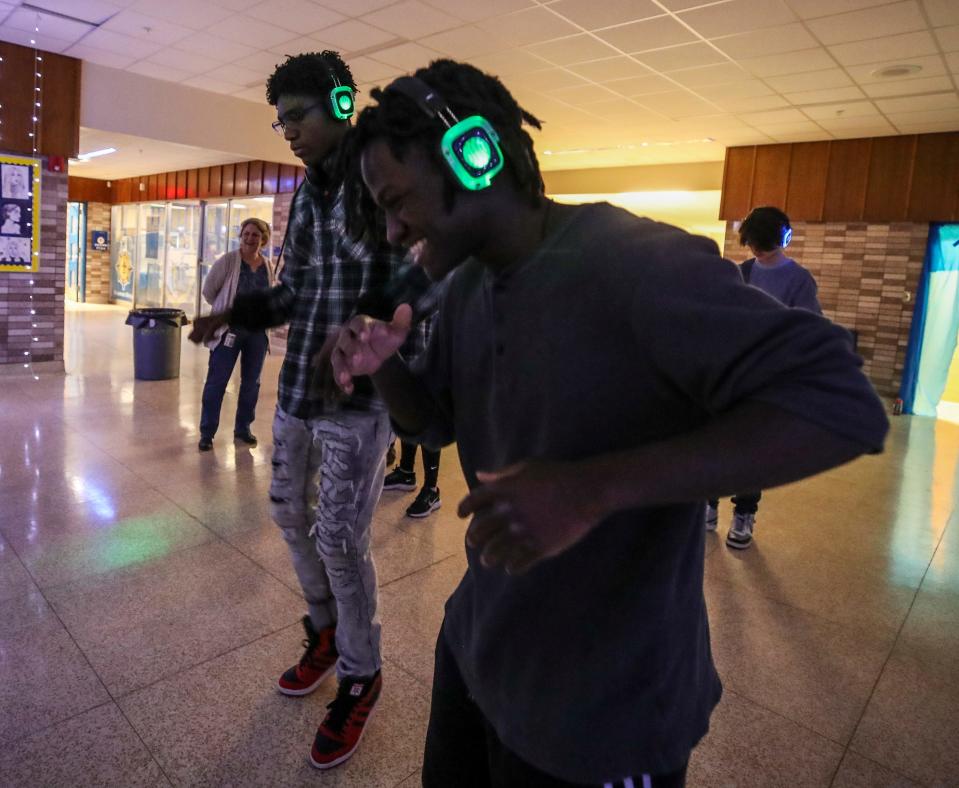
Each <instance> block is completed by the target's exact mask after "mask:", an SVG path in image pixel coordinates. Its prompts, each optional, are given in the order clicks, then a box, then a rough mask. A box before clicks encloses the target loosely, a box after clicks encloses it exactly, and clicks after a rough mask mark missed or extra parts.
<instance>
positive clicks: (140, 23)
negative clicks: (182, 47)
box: [101, 8, 194, 46]
mask: <svg viewBox="0 0 959 788" xmlns="http://www.w3.org/2000/svg"><path fill="white" fill-rule="evenodd" d="M101 29H103V30H112V31H113V32H114V33H123V34H124V35H128V36H133V37H134V38H142V39H144V40H146V41H153V42H155V43H157V44H163V45H164V46H167V45H170V44H174V43H176V42H177V41H181V40H182V39H184V38H186V37H187V36H190V35H193V33H194V31H193V30H192V29H190V28H188V27H182V26H180V25H174V24H172V23H170V22H166V21H164V20H163V19H158V18H157V17H155V16H147V15H146V14H141V13H139V12H138V11H131V10H130V9H128V8H126V9H124V10H123V11H121V12H120V13H118V14H117V15H116V16H114V17H112V18H111V19H110V20H109V21H107V22H105V23H104V24H103V25H102V27H101Z"/></svg>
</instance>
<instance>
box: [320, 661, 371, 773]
mask: <svg viewBox="0 0 959 788" xmlns="http://www.w3.org/2000/svg"><path fill="white" fill-rule="evenodd" d="M382 687H383V679H382V678H381V677H380V672H379V671H377V672H376V675H375V676H371V677H370V678H368V679H361V678H351V677H349V676H344V677H343V680H342V681H341V682H340V687H339V689H338V690H337V692H336V698H335V699H334V701H333V702H332V703H330V704H329V705H328V706H327V707H326V708H327V709H329V711H328V712H327V714H326V718H325V719H324V720H323V722H322V723H320V727H319V728H318V729H317V731H316V737H315V738H314V739H313V748H312V749H311V750H310V763H312V764H313V765H314V766H315V767H316V768H317V769H329V768H331V767H333V766H337V765H338V764H341V763H343V761H345V760H347V758H349V757H350V756H351V755H352V754H353V753H354V752H355V751H356V748H357V747H358V746H359V744H360V739H362V738H363V733H364V732H365V731H366V723H367V722H368V721H369V719H370V715H371V714H372V713H373V708H374V707H375V706H376V701H377V700H378V699H379V697H380V690H381V689H382Z"/></svg>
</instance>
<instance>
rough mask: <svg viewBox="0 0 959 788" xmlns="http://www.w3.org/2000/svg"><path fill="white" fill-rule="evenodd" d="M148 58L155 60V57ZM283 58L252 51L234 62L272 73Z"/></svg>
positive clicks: (214, 66)
mask: <svg viewBox="0 0 959 788" xmlns="http://www.w3.org/2000/svg"><path fill="white" fill-rule="evenodd" d="M313 46H314V47H316V46H319V45H318V44H314V45H313ZM178 54H179V53H178ZM150 59H151V60H156V58H155V57H153V58H150ZM283 59H284V58H283V56H282V55H278V54H276V53H275V52H252V53H250V54H249V55H246V56H244V57H242V58H240V59H239V60H237V61H236V63H237V65H240V66H244V67H245V68H252V69H256V70H258V71H262V72H264V73H265V74H272V73H273V71H274V70H275V69H276V67H277V66H278V65H279V64H280V63H282V62H283ZM219 65H222V63H215V64H214V65H212V66H211V67H210V68H216V67H217V66H219ZM206 70H209V69H206Z"/></svg>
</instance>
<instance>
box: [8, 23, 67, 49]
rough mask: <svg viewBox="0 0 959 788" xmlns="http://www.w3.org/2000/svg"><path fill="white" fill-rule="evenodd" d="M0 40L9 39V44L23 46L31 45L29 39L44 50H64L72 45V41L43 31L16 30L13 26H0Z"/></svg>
mask: <svg viewBox="0 0 959 788" xmlns="http://www.w3.org/2000/svg"><path fill="white" fill-rule="evenodd" d="M0 41H9V42H10V43H11V44H19V45H20V46H24V47H32V46H34V44H31V43H30V42H31V41H35V42H36V47H37V48H39V49H42V50H43V51H44V52H64V51H65V50H67V49H68V48H70V47H71V46H72V45H73V41H64V40H63V39H60V38H54V37H53V36H48V35H45V34H44V33H42V32H41V33H34V32H33V31H32V30H31V31H29V32H28V31H26V30H17V29H16V28H13V27H4V26H0Z"/></svg>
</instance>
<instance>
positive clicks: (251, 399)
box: [200, 331, 270, 439]
mask: <svg viewBox="0 0 959 788" xmlns="http://www.w3.org/2000/svg"><path fill="white" fill-rule="evenodd" d="M224 338H225V335H224ZM269 346H270V340H269V338H268V337H267V335H266V332H264V331H256V332H253V333H249V332H239V333H238V334H237V335H236V341H235V342H234V344H233V347H227V346H226V345H224V344H223V341H222V340H221V342H220V344H219V345H217V346H216V347H215V348H214V349H213V350H211V351H210V365H209V367H207V371H206V383H205V384H204V386H203V409H202V411H201V413H200V434H201V435H202V436H203V437H204V438H211V439H212V438H213V436H214V435H216V431H217V428H218V427H219V426H220V407H221V406H222V405H223V395H224V394H225V393H226V387H227V384H228V383H229V382H230V376H231V375H232V374H233V368H234V367H235V366H236V360H237V358H239V359H240V396H239V398H238V401H237V404H236V421H235V422H234V425H235V426H234V427H233V433H234V434H235V435H245V434H246V433H247V432H249V431H250V425H251V424H252V423H253V419H254V418H255V417H256V401H257V398H258V397H259V396H260V373H261V372H262V371H263V362H264V361H265V360H266V351H267V349H268V348H269Z"/></svg>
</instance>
